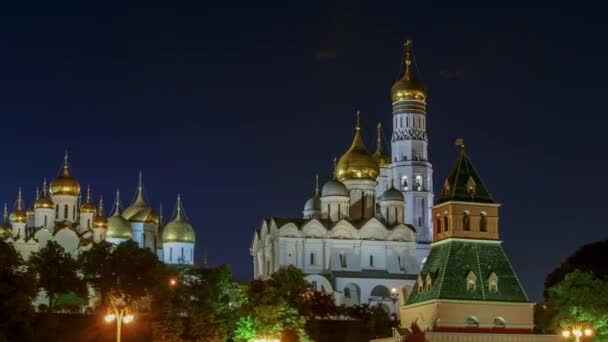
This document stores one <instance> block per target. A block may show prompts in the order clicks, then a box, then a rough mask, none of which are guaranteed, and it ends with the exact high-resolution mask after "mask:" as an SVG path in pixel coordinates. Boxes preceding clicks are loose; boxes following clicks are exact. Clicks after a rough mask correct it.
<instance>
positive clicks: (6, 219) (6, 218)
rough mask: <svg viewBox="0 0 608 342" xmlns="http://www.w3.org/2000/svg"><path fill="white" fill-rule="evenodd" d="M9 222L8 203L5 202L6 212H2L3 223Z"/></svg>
mask: <svg viewBox="0 0 608 342" xmlns="http://www.w3.org/2000/svg"><path fill="white" fill-rule="evenodd" d="M6 222H8V207H7V206H6V202H4V211H3V212H2V223H6Z"/></svg>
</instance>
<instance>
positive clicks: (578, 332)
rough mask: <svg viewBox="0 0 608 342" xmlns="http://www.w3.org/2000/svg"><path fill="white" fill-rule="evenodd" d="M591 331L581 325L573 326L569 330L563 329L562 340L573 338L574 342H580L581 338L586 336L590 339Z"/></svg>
mask: <svg viewBox="0 0 608 342" xmlns="http://www.w3.org/2000/svg"><path fill="white" fill-rule="evenodd" d="M593 333H594V331H593V329H591V328H588V327H587V328H586V327H584V326H583V325H575V326H572V327H569V328H565V329H564V330H562V337H563V338H570V337H572V336H574V341H576V342H580V341H581V337H583V336H586V337H590V336H593Z"/></svg>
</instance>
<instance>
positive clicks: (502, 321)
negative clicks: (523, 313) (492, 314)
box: [494, 317, 507, 328]
mask: <svg viewBox="0 0 608 342" xmlns="http://www.w3.org/2000/svg"><path fill="white" fill-rule="evenodd" d="M494 326H495V327H497V328H504V327H506V326H507V322H505V319H504V318H502V317H496V318H494Z"/></svg>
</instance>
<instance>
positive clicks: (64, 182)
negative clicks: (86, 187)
mask: <svg viewBox="0 0 608 342" xmlns="http://www.w3.org/2000/svg"><path fill="white" fill-rule="evenodd" d="M79 194H80V183H78V181H77V180H76V179H75V178H74V177H72V176H71V174H70V166H69V164H68V153H67V152H66V153H65V157H64V158H63V167H62V169H61V173H60V174H59V176H57V178H55V179H54V180H53V181H52V182H51V195H53V196H56V195H68V196H78V195H79Z"/></svg>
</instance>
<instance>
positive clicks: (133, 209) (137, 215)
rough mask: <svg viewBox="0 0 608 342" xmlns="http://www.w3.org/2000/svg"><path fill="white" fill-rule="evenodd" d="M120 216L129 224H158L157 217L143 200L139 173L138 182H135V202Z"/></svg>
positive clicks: (142, 188) (142, 184)
mask: <svg viewBox="0 0 608 342" xmlns="http://www.w3.org/2000/svg"><path fill="white" fill-rule="evenodd" d="M122 216H123V217H124V218H126V219H127V220H129V221H131V222H150V223H158V215H157V214H156V213H155V212H154V209H152V207H150V206H149V205H148V203H146V200H145V199H144V183H143V180H142V175H141V172H140V173H139V180H138V182H137V193H136V194H135V201H134V202H133V203H132V204H131V205H130V206H129V207H128V208H127V209H125V210H124V211H123V212H122Z"/></svg>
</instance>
